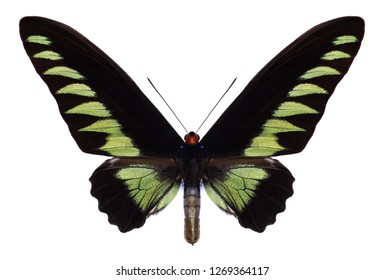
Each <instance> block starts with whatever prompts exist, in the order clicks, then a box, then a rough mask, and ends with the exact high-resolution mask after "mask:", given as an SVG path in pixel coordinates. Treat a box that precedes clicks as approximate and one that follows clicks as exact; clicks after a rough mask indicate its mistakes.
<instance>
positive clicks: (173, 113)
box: [147, 78, 188, 133]
mask: <svg viewBox="0 0 384 280" xmlns="http://www.w3.org/2000/svg"><path fill="white" fill-rule="evenodd" d="M147 79H148V82H149V83H150V84H151V86H152V87H153V88H154V89H155V91H156V92H157V94H158V95H159V96H160V97H161V99H163V101H164V103H165V104H166V105H167V107H168V108H169V110H171V112H172V114H173V115H174V116H175V117H176V119H177V121H178V122H179V123H180V124H181V126H182V127H183V128H184V130H185V132H186V133H188V130H187V129H186V128H185V126H184V125H183V123H182V122H181V121H180V119H179V118H178V117H177V115H176V114H175V112H174V111H173V110H172V108H171V106H169V104H168V103H167V101H165V99H164V97H163V96H162V95H161V94H160V92H159V91H158V90H157V89H156V87H155V86H154V85H153V83H152V82H151V80H150V79H149V78H147Z"/></svg>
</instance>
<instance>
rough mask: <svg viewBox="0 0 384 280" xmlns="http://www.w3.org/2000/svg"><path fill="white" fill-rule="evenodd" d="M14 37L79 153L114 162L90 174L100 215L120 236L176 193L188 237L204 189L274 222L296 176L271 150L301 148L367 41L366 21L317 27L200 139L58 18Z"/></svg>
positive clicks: (258, 220) (256, 218) (193, 233)
mask: <svg viewBox="0 0 384 280" xmlns="http://www.w3.org/2000/svg"><path fill="white" fill-rule="evenodd" d="M20 36H21V39H22V41H23V44H24V48H25V50H26V52H27V54H28V56H29V58H30V59H31V61H32V64H33V65H34V67H35V69H36V71H37V73H38V74H39V75H40V77H41V78H42V79H43V81H44V82H45V83H46V84H47V86H48V88H49V90H50V92H51V93H52V95H53V97H54V98H55V99H56V101H57V103H58V106H59V110H60V113H61V115H62V117H63V118H64V120H65V122H66V123H67V125H68V127H69V130H70V132H71V134H72V136H73V138H74V139H75V141H76V143H77V145H78V146H79V147H80V149H81V150H82V151H83V152H86V153H91V154H98V155H105V156H109V157H111V158H110V159H107V160H106V161H105V162H104V163H103V164H101V165H100V166H99V167H98V168H97V169H96V170H95V171H94V173H93V174H92V176H91V177H90V182H91V184H92V187H91V194H92V196H94V197H95V198H96V199H97V200H98V203H99V204H98V205H99V210H100V211H101V212H104V213H106V214H107V215H108V220H109V222H110V223H111V224H113V225H117V226H118V228H119V230H120V231H121V232H128V231H130V230H132V229H135V228H140V227H141V226H143V225H144V223H145V221H146V219H147V217H149V216H150V215H153V214H155V213H158V212H159V211H161V210H162V209H164V208H165V207H166V206H167V205H168V204H169V203H170V202H171V201H172V200H173V199H174V197H175V196H176V194H177V192H178V190H179V189H180V188H182V189H183V191H184V213H185V227H184V235H185V239H186V241H187V242H189V243H191V244H194V243H195V242H197V241H198V239H199V236H200V228H199V227H200V226H199V213H200V190H201V188H202V187H204V188H205V190H206V192H207V194H208V196H209V198H210V199H211V200H212V201H213V202H214V203H215V204H216V205H217V206H218V207H219V208H220V209H222V210H223V211H225V212H226V213H229V214H231V215H233V216H235V217H236V218H237V219H238V221H239V223H240V225H241V226H243V227H245V228H250V229H252V230H254V231H256V232H263V231H264V230H265V228H266V226H268V225H271V224H273V223H274V222H275V220H276V215H277V214H278V213H281V212H283V211H284V210H285V207H286V206H285V204H286V200H287V199H288V198H289V197H291V196H292V195H293V188H292V184H293V182H294V178H293V176H292V174H291V173H290V171H289V170H288V169H287V168H286V167H285V166H284V165H283V164H282V163H280V162H279V161H278V160H276V159H274V158H272V156H278V155H286V154H292V153H298V152H300V151H302V150H303V149H304V147H305V146H306V144H307V142H308V141H309V139H310V138H311V136H312V134H313V133H314V130H315V127H316V125H317V123H318V122H319V120H320V118H321V117H322V115H323V113H324V110H325V106H326V103H327V101H328V99H329V97H330V96H331V94H332V93H333V91H334V90H335V87H336V85H337V84H338V83H339V82H340V80H341V79H342V78H343V76H344V75H345V74H346V73H347V71H348V69H349V67H350V65H351V63H352V61H353V59H354V58H355V56H356V54H357V52H358V50H359V48H360V44H361V41H362V39H363V36H364V21H363V19H361V18H359V17H342V18H337V19H333V20H330V21H327V22H324V23H322V24H319V25H317V26H315V27H313V28H312V29H310V30H309V31H307V32H306V33H304V34H303V35H302V36H300V37H299V38H298V39H296V40H295V41H293V42H292V43H291V44H290V45H289V46H287V47H286V48H285V49H284V50H282V51H281V52H280V53H279V54H278V55H277V56H276V57H275V58H273V59H272V60H271V61H270V62H269V63H268V64H267V65H266V66H265V67H264V68H263V69H262V70H261V71H260V72H259V73H258V74H257V75H256V76H255V77H254V78H253V79H252V80H251V81H250V82H249V84H248V85H247V86H246V87H245V88H244V90H243V91H242V92H241V93H240V95H239V96H238V97H237V98H236V99H235V100H234V101H233V103H232V104H231V105H230V106H229V107H228V108H227V109H226V110H225V111H224V113H223V114H222V115H221V117H220V118H219V119H218V120H217V121H216V123H215V124H214V125H213V126H212V128H210V129H209V130H208V132H207V133H206V134H205V135H204V137H203V138H202V139H201V140H200V137H199V136H198V135H197V134H196V133H195V132H189V133H188V134H187V135H186V136H185V138H184V139H182V138H181V137H180V136H179V135H178V133H177V132H176V131H175V130H174V129H173V127H172V126H171V125H170V124H169V123H168V121H167V120H166V119H165V118H164V116H163V115H162V114H161V113H160V112H159V110H158V109H157V108H156V107H155V106H154V105H153V104H152V103H151V101H150V100H149V99H148V98H147V97H146V96H145V95H144V94H143V93H142V91H141V90H140V89H139V87H138V86H137V85H136V84H135V82H134V81H133V80H132V79H131V78H130V77H129V76H128V75H127V74H126V73H125V72H124V71H123V70H122V69H121V68H120V67H119V66H118V65H117V64H116V63H115V62H114V61H113V60H112V59H111V58H109V57H108V56H107V55H106V54H105V53H104V52H103V51H102V50H100V49H99V48H98V47H97V46H95V45H94V44H93V43H91V42H90V41H89V40H88V39H86V38H85V37H84V36H83V35H81V34H80V33H78V32H77V31H75V30H74V29H72V28H71V27H69V26H67V25H64V24H62V23H59V22H56V21H53V20H50V19H47V18H42V17H25V18H22V19H21V21H20Z"/></svg>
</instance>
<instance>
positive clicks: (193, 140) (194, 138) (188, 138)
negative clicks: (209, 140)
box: [184, 131, 200, 146]
mask: <svg viewBox="0 0 384 280" xmlns="http://www.w3.org/2000/svg"><path fill="white" fill-rule="evenodd" d="M184 140H185V143H187V145H192V146H193V145H196V144H197V143H199V140H200V136H199V135H198V134H196V133H194V132H193V131H191V132H189V133H188V134H187V135H185V136H184Z"/></svg>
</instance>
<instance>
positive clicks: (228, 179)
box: [203, 157, 294, 232]
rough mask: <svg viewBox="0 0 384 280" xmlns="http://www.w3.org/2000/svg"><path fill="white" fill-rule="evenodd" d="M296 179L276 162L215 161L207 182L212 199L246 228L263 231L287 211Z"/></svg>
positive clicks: (242, 159)
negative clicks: (281, 213)
mask: <svg viewBox="0 0 384 280" xmlns="http://www.w3.org/2000/svg"><path fill="white" fill-rule="evenodd" d="M293 181H294V178H293V177H292V175H291V173H290V172H289V171H288V169H286V168H285V167H284V166H283V165H282V164H281V163H280V162H278V161H277V160H274V159H268V158H267V159H249V158H242V157H235V158H220V159H211V160H209V161H208V163H207V166H206V175H205V178H204V180H203V182H204V186H205V189H206V192H207V194H208V196H209V198H210V199H211V200H212V201H213V202H214V203H215V204H216V205H217V206H218V207H219V208H220V209H222V210H224V211H225V212H227V213H229V214H232V215H234V216H236V217H237V218H238V219H239V223H240V224H241V225H242V226H243V227H246V228H251V229H252V230H254V231H257V232H262V231H264V229H265V227H266V226H267V225H270V224H273V223H274V222H275V220H276V215H277V214H278V213H280V212H283V211H284V210H285V201H286V200H287V199H288V198H289V197H290V196H292V194H293V189H292V183H293Z"/></svg>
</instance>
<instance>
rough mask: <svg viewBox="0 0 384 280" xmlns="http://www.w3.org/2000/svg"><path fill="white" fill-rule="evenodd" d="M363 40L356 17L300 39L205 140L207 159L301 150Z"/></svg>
mask: <svg viewBox="0 0 384 280" xmlns="http://www.w3.org/2000/svg"><path fill="white" fill-rule="evenodd" d="M363 35H364V21H363V20H362V19H361V18H359V17H344V18H338V19H334V20H331V21H328V22H325V23H322V24H320V25H318V26H315V27H314V28H312V29H310V30H309V31H307V32H306V33H304V34H303V35H302V36H301V37H299V38H298V39H297V40H295V41H294V42H293V43H292V44H290V45H289V46H288V47H287V48H285V49H284V50H283V51H282V52H280V53H279V54H278V55H277V56H276V57H275V58H274V59H273V60H272V61H271V62H269V63H268V64H267V65H266V66H265V67H264V68H263V69H262V70H261V71H260V72H259V73H258V74H257V75H256V76H255V77H254V78H253V79H252V80H251V82H250V83H249V84H248V85H247V86H246V88H245V89H244V90H243V92H242V93H241V94H240V95H239V96H238V97H237V98H236V99H235V101H234V102H233V103H232V104H231V105H230V106H229V107H228V109H227V110H226V111H225V112H224V113H223V115H222V116H221V117H220V118H219V119H218V121H217V122H216V123H215V124H214V125H213V127H212V128H211V129H210V130H209V131H208V133H207V134H206V135H205V136H204V137H203V139H202V141H201V144H202V145H203V146H205V149H206V151H207V154H209V153H210V154H211V155H212V156H218V155H219V156H220V155H231V154H232V155H243V156H251V157H257V156H263V157H264V156H274V155H281V154H291V153H297V152H300V151H301V150H302V149H304V147H305V146H306V144H307V142H308V141H309V139H310V138H311V136H312V134H313V132H314V130H315V127H316V124H317V123H318V121H319V120H320V118H321V116H322V115H323V113H324V110H325V106H326V103H327V101H328V99H329V97H330V96H331V94H332V93H333V91H334V89H335V87H336V85H337V84H338V83H339V81H340V80H341V79H342V78H343V76H344V75H345V74H346V73H347V71H348V69H349V67H350V65H351V63H352V61H353V59H354V57H355V56H356V54H357V52H358V50H359V47H360V43H361V41H362V39H363ZM228 132H230V133H228Z"/></svg>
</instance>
